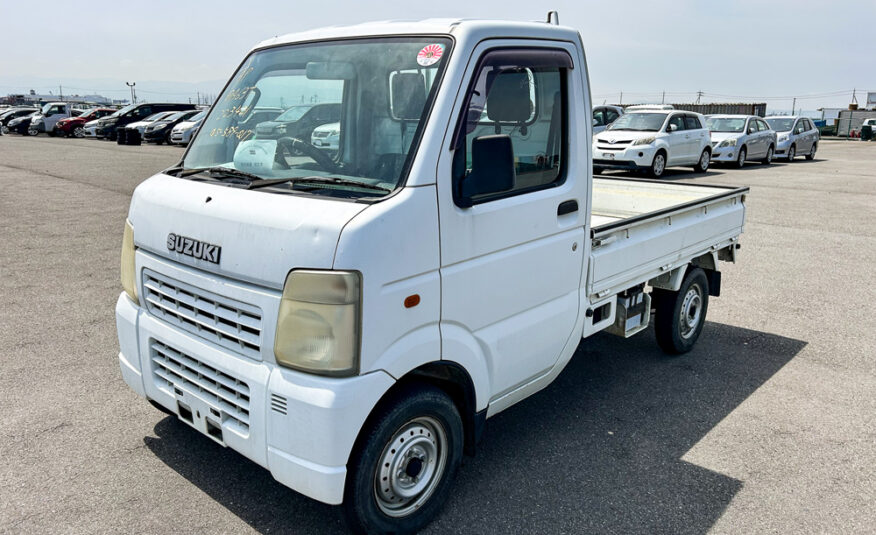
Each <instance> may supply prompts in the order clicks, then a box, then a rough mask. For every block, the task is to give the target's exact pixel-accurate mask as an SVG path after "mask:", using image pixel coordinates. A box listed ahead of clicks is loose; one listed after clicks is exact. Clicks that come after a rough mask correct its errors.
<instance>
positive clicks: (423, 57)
mask: <svg viewBox="0 0 876 535" xmlns="http://www.w3.org/2000/svg"><path fill="white" fill-rule="evenodd" d="M443 54H444V47H443V46H441V45H426V46H424V47H423V48H422V49H421V50H420V52H419V53H418V54H417V63H419V64H420V65H421V66H423V67H428V66H429V65H434V64H436V63H438V60H439V59H441V56H442V55H443Z"/></svg>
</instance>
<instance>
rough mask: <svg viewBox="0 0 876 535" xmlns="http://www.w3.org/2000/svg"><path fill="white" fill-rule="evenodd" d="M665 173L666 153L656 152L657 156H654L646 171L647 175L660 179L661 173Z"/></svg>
mask: <svg viewBox="0 0 876 535" xmlns="http://www.w3.org/2000/svg"><path fill="white" fill-rule="evenodd" d="M665 171H666V153H665V152H663V151H662V150H661V151H657V154H655V155H654V161H652V162H651V168H650V169H649V170H648V172H649V174H650V175H651V176H652V177H654V178H660V177H662V176H663V173H664V172H665Z"/></svg>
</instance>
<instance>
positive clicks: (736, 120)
mask: <svg viewBox="0 0 876 535" xmlns="http://www.w3.org/2000/svg"><path fill="white" fill-rule="evenodd" d="M706 128H707V129H708V130H710V131H712V132H742V130H743V129H744V128H745V119H744V118H742V117H710V118H709V119H707V120H706Z"/></svg>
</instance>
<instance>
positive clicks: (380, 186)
mask: <svg viewBox="0 0 876 535" xmlns="http://www.w3.org/2000/svg"><path fill="white" fill-rule="evenodd" d="M450 46H451V41H450V39H447V38H440V37H439V38H436V37H399V38H395V37H393V38H375V39H368V40H355V41H327V42H322V43H308V44H302V45H288V46H281V47H274V48H268V49H263V50H259V51H256V52H254V53H252V54H251V55H250V56H249V57H248V58H247V59H246V60H245V61H244V63H243V64H242V65H241V67H240V68H239V70H238V71H237V73H235V75H234V78H232V80H231V82H230V83H229V84H228V86H227V87H226V88H225V90H224V91H223V93H222V94H221V95H220V96H219V98H218V99H217V100H216V103H215V104H214V105H213V108H212V109H211V110H210V112H209V114H208V116H207V118H206V119H205V121H204V123H203V125H202V126H201V130H200V132H201V134H200V135H199V136H198V137H197V138H195V141H194V142H193V143H192V145H191V147H190V149H189V151H188V152H187V153H186V156H185V159H184V160H183V167H184V168H185V169H193V170H196V169H211V168H212V169H214V170H215V168H217V167H219V168H229V169H236V170H238V171H244V172H246V173H249V174H252V175H256V176H258V177H260V178H265V179H290V182H288V183H283V182H281V181H279V180H277V181H273V180H272V182H271V186H270V187H268V188H265V189H264V190H265V191H274V192H278V191H280V190H287V191H304V190H306V191H307V193H308V194H317V195H327V196H341V197H356V196H368V197H373V196H375V191H383V190H388V191H392V190H394V189H395V188H397V187H399V186H400V185H401V184H402V183H403V180H404V177H405V174H406V171H405V170H406V169H407V167H408V163H409V160H410V159H412V157H413V151H414V150H416V147H417V145H418V141H419V138H420V135H421V130H422V128H423V125H424V122H425V118H426V116H427V115H428V112H429V109H430V107H431V103H432V99H433V96H434V94H435V92H436V90H437V84H436V83H435V82H436V80H437V79H438V78H439V77H440V75H441V72H442V71H443V69H444V65H445V64H446V63H447V59H448V55H449V52H450ZM333 123H337V124H338V129H339V131H340V132H339V133H340V141H339V142H338V144H337V145H335V144H331V145H329V144H328V143H324V142H323V140H322V139H320V140H315V138H313V132H314V130H315V129H317V128H318V127H320V126H323V125H327V124H333ZM180 176H189V177H192V178H194V177H195V174H192V173H188V172H186V173H180ZM305 178H310V179H314V178H330V179H332V180H311V181H310V182H309V183H308V182H307V181H306V180H305ZM299 179H300V180H299ZM232 183H233V181H229V182H228V184H232ZM274 183H276V185H273V184H274ZM357 183H358V184H362V185H363V187H361V188H359V187H357V186H356V184H357ZM375 186H376V188H375Z"/></svg>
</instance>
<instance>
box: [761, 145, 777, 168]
mask: <svg viewBox="0 0 876 535" xmlns="http://www.w3.org/2000/svg"><path fill="white" fill-rule="evenodd" d="M774 152H775V151H774V150H773V146H772V145H770V148H768V149H767V153H766V156H764V158H763V160H761V161H760V163H762V164H764V165H769V164H771V163H773V153H774Z"/></svg>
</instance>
